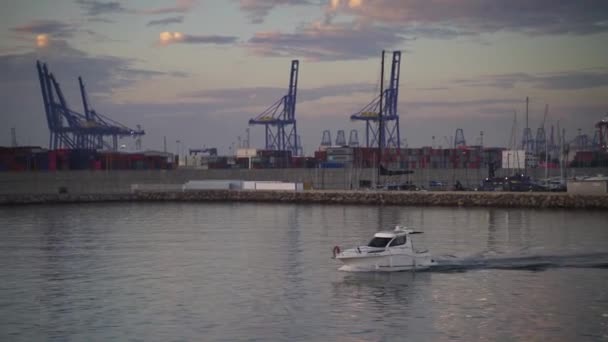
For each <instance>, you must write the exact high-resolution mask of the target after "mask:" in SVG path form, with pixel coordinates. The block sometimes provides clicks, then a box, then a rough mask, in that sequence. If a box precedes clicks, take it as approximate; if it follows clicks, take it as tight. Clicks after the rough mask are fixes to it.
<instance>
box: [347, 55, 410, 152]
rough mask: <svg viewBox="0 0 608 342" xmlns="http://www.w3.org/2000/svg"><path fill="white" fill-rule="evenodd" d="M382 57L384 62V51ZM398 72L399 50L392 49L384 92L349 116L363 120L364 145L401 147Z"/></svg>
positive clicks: (399, 65)
mask: <svg viewBox="0 0 608 342" xmlns="http://www.w3.org/2000/svg"><path fill="white" fill-rule="evenodd" d="M382 59H383V63H384V51H382ZM400 72H401V51H393V61H392V64H391V78H390V80H389V85H388V88H387V89H386V90H384V94H380V95H378V97H376V98H375V99H374V100H373V101H372V102H370V103H369V104H368V105H366V106H365V107H363V109H361V110H360V111H358V112H357V113H355V114H353V115H351V116H350V118H351V120H360V121H365V144H366V147H376V146H380V147H381V148H395V149H399V148H400V147H401V136H400V132H399V113H398V112H397V103H398V101H399V75H400ZM381 101H382V102H383V103H381ZM380 121H382V122H380ZM380 127H382V129H380ZM379 141H380V144H379V143H378V142H379Z"/></svg>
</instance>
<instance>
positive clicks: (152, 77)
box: [0, 0, 608, 154]
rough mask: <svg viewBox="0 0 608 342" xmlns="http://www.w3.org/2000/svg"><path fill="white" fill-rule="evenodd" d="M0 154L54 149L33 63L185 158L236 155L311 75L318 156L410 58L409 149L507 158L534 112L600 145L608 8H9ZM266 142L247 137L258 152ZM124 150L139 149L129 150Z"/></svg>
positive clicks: (30, 0) (305, 98) (341, 0)
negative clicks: (502, 152) (388, 63)
mask: <svg viewBox="0 0 608 342" xmlns="http://www.w3.org/2000/svg"><path fill="white" fill-rule="evenodd" d="M0 32H1V34H2V39H0V75H1V76H0V90H1V92H0V99H1V101H2V109H1V110H0V113H1V114H0V121H1V123H2V124H1V125H0V126H1V127H2V133H1V134H0V145H9V144H10V128H11V127H16V130H17V136H18V142H19V144H21V145H40V146H43V147H48V146H47V145H48V128H47V126H46V121H45V116H44V109H43V105H42V97H41V93H40V89H39V86H38V79H37V74H36V70H35V61H36V60H37V59H40V60H42V61H44V62H46V63H48V65H49V67H50V69H51V70H52V71H53V73H54V74H55V75H56V77H57V79H58V81H59V82H60V83H61V86H62V89H63V91H64V92H65V93H66V97H67V99H68V102H69V103H70V106H71V107H72V109H74V110H76V111H79V112H82V104H81V102H80V98H79V94H78V81H77V77H78V75H81V76H82V77H83V79H84V81H85V83H86V85H87V88H88V90H89V95H90V97H91V101H92V105H93V107H94V108H95V110H96V111H98V112H100V113H103V114H104V115H106V116H108V117H110V118H112V119H114V120H117V121H119V122H122V123H124V124H126V125H128V126H131V127H135V125H137V124H141V125H142V127H143V128H144V129H145V130H146V133H147V134H146V136H145V137H144V138H143V145H144V148H147V149H162V145H163V136H166V137H167V141H168V145H169V149H170V151H175V141H176V140H180V141H182V142H183V146H187V147H201V146H207V147H218V148H220V151H221V152H223V153H228V152H229V149H228V147H229V146H230V145H231V144H232V143H236V142H237V137H238V136H239V135H240V136H242V137H244V134H245V129H246V128H247V127H248V126H247V123H248V120H249V119H250V118H252V117H255V116H256V115H257V114H258V113H260V112H262V111H263V110H264V109H265V108H266V107H268V106H270V105H271V104H273V103H274V102H275V101H276V100H278V99H279V98H281V97H282V96H283V95H285V93H286V91H287V85H288V81H289V67H290V61H291V60H292V59H299V60H300V79H299V94H298V95H299V101H298V104H297V112H296V118H297V120H298V130H299V134H300V135H301V136H302V141H303V144H304V151H305V153H306V154H311V153H312V152H313V151H314V150H315V149H316V148H317V147H318V145H319V143H320V141H321V133H322V131H323V130H324V129H329V130H331V132H332V136H333V137H334V138H335V135H336V131H337V130H338V129H344V130H346V132H347V135H348V131H350V130H351V129H358V130H359V137H360V139H361V140H362V138H363V136H364V130H363V124H362V123H361V122H351V121H350V119H349V117H350V115H351V114H352V113H354V112H356V111H358V110H359V109H360V108H362V107H363V106H364V105H366V104H367V103H369V102H370V101H371V100H372V99H373V98H374V97H375V96H376V95H377V92H378V83H379V79H380V76H379V72H380V52H381V50H382V49H386V50H401V51H403V52H404V53H403V59H402V65H401V68H402V71H401V82H400V84H401V91H400V98H399V115H400V118H401V132H402V139H407V143H408V145H409V146H410V147H414V146H425V145H426V146H430V145H431V144H432V143H433V140H432V136H435V137H436V138H435V145H442V146H445V145H446V139H448V140H449V139H451V138H450V137H452V136H453V135H454V131H455V130H456V128H463V129H464V133H465V137H466V138H467V143H469V144H476V143H478V137H479V132H480V131H483V132H484V136H483V140H484V141H483V142H484V145H486V146H507V145H508V144H509V140H510V136H511V130H512V127H513V119H514V112H516V113H517V123H518V126H519V127H518V132H517V135H518V137H520V136H521V131H522V130H523V123H524V121H525V118H524V113H525V98H526V96H529V97H530V121H529V122H530V126H531V127H532V128H533V130H534V131H535V130H536V127H538V126H539V125H540V124H541V121H542V117H543V112H544V107H545V104H548V105H549V114H548V117H547V125H546V127H547V130H549V125H551V124H553V125H555V124H556V123H557V121H558V120H559V121H560V125H561V126H562V127H566V129H567V130H568V131H567V136H568V138H574V135H576V134H577V129H579V128H580V129H582V131H583V132H584V133H588V134H593V124H594V123H595V122H597V121H599V120H600V119H602V118H603V117H605V116H606V114H607V113H608V1H605V0H572V1H555V0H504V1H502V0H495V1H491V0H331V1H327V0H240V1H239V0H199V1H195V0H191V1H189V0H179V1H173V0H157V1H137V0H131V1H123V2H107V1H98V0H76V1H73V0H61V1H37V0H19V1H17V0H6V1H3V5H2V12H1V13H0ZM263 137H264V135H263V128H262V127H261V126H253V127H251V140H252V141H251V143H252V145H253V146H255V147H262V144H263ZM125 143H128V144H131V143H132V141H131V140H130V139H129V140H128V141H127V140H125Z"/></svg>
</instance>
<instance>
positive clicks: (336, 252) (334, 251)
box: [333, 246, 340, 258]
mask: <svg viewBox="0 0 608 342" xmlns="http://www.w3.org/2000/svg"><path fill="white" fill-rule="evenodd" d="M333 253H334V258H335V257H336V255H338V254H340V246H334V249H333Z"/></svg>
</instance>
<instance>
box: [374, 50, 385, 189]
mask: <svg viewBox="0 0 608 342" xmlns="http://www.w3.org/2000/svg"><path fill="white" fill-rule="evenodd" d="M383 102H384V50H382V62H381V66H380V109H379V111H378V168H377V170H376V172H377V173H378V180H377V181H378V183H380V168H381V167H382V143H383V142H384V123H383V119H382V103H383Z"/></svg>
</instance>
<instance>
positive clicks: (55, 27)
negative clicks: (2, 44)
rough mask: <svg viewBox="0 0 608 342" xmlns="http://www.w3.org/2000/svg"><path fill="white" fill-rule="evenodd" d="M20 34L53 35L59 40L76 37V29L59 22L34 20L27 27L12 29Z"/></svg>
mask: <svg viewBox="0 0 608 342" xmlns="http://www.w3.org/2000/svg"><path fill="white" fill-rule="evenodd" d="M11 31H14V32H17V33H19V34H35V35H42V34H46V35H52V36H54V37H57V38H68V37H71V36H73V35H74V33H75V32H76V27H74V25H71V24H67V23H64V22H61V21H58V20H34V21H31V22H29V23H27V24H25V25H21V26H16V27H13V28H11Z"/></svg>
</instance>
